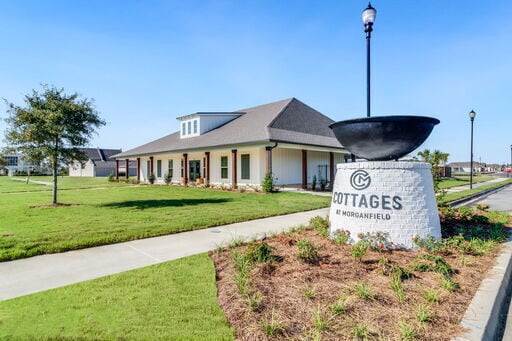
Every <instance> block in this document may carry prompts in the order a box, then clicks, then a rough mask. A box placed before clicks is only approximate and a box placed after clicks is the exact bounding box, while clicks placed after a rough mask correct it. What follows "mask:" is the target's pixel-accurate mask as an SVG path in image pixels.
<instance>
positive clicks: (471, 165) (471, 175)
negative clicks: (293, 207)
mask: <svg viewBox="0 0 512 341" xmlns="http://www.w3.org/2000/svg"><path fill="white" fill-rule="evenodd" d="M475 116H476V112H475V111H474V110H471V111H470V112H469V119H470V120H471V162H470V170H469V189H472V188H473V121H474V120H475Z"/></svg>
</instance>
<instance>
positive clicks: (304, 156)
mask: <svg viewBox="0 0 512 341" xmlns="http://www.w3.org/2000/svg"><path fill="white" fill-rule="evenodd" d="M307 187H308V151H307V150H305V149H302V188H303V189H306V188H307Z"/></svg>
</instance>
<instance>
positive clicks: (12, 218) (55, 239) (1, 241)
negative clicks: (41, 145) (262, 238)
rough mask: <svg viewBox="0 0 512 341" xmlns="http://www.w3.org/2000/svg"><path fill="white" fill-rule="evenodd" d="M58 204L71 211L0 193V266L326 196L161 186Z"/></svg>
mask: <svg viewBox="0 0 512 341" xmlns="http://www.w3.org/2000/svg"><path fill="white" fill-rule="evenodd" d="M64 179H66V178H64ZM69 179H72V178H69ZM79 180H82V179H79ZM0 181H2V182H4V181H6V180H5V178H1V180H0ZM68 181H75V180H74V179H73V180H68ZM105 184H106V181H105ZM17 185H18V186H19V187H21V188H23V187H24V186H25V184H24V183H17ZM59 201H60V202H63V203H73V204H78V205H75V206H68V207H57V208H55V207H40V208H30V206H36V205H45V204H48V203H49V202H51V192H30V193H22V194H7V193H3V194H0V216H1V217H2V223H1V224H0V236H2V238H0V261H6V260H12V259H17V258H25V257H31V256H35V255H39V254H45V253H54V252H62V251H67V250H73V249H80V248H86V247H91V246H97V245H105V244H112V243H117V242H123V241H128V240H134V239H140V238H147V237H153V236H160V235H166V234H170V233H177V232H182V231H190V230H197V229H202V228H206V227H211V226H218V225H224V224H229V223H235V222H240V221H246V220H251V219H257V218H263V217H268V216H274V215H280V214H286V213H293V212H300V211H305V210H311V209H317V208H321V207H327V206H328V205H329V198H328V197H320V196H314V195H303V194H298V193H275V194H271V195H270V194H268V195H264V194H256V193H237V192H228V191H215V190H210V189H197V188H184V187H169V186H140V187H129V186H122V187H112V188H107V189H96V190H65V191H61V192H60V193H59Z"/></svg>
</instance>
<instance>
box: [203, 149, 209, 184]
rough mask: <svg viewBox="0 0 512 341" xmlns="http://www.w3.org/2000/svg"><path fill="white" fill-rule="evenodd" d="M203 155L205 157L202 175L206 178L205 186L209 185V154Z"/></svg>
mask: <svg viewBox="0 0 512 341" xmlns="http://www.w3.org/2000/svg"><path fill="white" fill-rule="evenodd" d="M204 155H205V157H206V167H205V168H206V174H204V177H205V178H206V184H209V183H210V152H204Z"/></svg>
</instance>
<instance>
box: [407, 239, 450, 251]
mask: <svg viewBox="0 0 512 341" xmlns="http://www.w3.org/2000/svg"><path fill="white" fill-rule="evenodd" d="M412 241H413V242H414V244H415V245H416V246H417V247H419V248H420V249H423V250H425V251H428V252H438V251H439V250H441V249H442V248H443V242H441V241H439V240H437V239H436V238H434V237H433V236H427V237H425V238H420V237H419V236H415V237H414V238H413V239H412Z"/></svg>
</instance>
